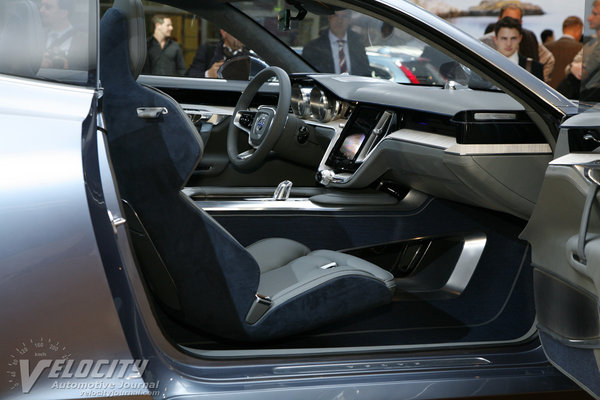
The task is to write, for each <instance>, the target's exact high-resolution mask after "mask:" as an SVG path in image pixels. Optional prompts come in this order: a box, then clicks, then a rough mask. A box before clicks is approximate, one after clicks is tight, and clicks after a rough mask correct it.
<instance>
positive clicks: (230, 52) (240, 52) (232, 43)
mask: <svg viewBox="0 0 600 400" xmlns="http://www.w3.org/2000/svg"><path fill="white" fill-rule="evenodd" d="M219 33H220V34H221V38H222V40H221V41H220V42H219V43H217V44H216V45H211V44H203V45H201V46H199V47H198V49H197V50H196V55H195V56H194V61H192V65H190V68H189V69H188V71H187V72H186V75H187V76H193V77H201V78H217V77H218V71H219V68H221V66H222V65H223V63H224V62H225V61H226V60H228V59H230V58H233V57H238V56H247V55H249V54H250V51H249V50H248V49H247V48H246V47H245V46H244V44H243V43H242V42H240V41H239V40H238V39H236V38H235V37H234V36H233V35H231V34H230V33H228V32H227V31H225V30H224V29H219Z"/></svg>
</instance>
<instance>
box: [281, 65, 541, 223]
mask: <svg viewBox="0 0 600 400" xmlns="http://www.w3.org/2000/svg"><path fill="white" fill-rule="evenodd" d="M292 84H293V86H292V87H293V89H292V107H291V108H292V112H293V113H294V115H295V116H296V117H297V118H300V119H302V120H303V121H305V122H306V124H307V125H309V126H311V125H313V126H322V125H323V124H327V125H328V126H332V125H334V126H337V127H339V128H338V129H336V132H335V134H334V135H333V139H332V140H331V143H330V144H329V147H328V148H327V150H326V152H325V154H324V156H323V158H322V160H321V162H320V164H319V167H318V171H317V173H316V179H317V180H318V181H319V182H320V183H321V184H323V185H324V186H327V187H337V188H348V189H360V188H364V187H368V186H370V185H373V184H374V183H376V182H384V181H390V182H393V183H395V184H400V185H404V186H407V187H410V188H412V189H415V190H418V191H421V192H424V193H427V194H430V195H433V196H437V197H442V198H446V199H450V200H455V201H459V202H463V203H468V204H473V205H477V206H482V207H486V208H491V209H495V210H500V211H504V212H508V213H511V214H513V215H516V216H518V217H521V218H527V217H528V216H529V215H530V213H531V211H532V210H533V207H534V205H535V201H536V199H537V195H538V193H539V190H540V188H541V183H542V181H543V177H544V172H545V169H546V166H547V164H548V162H549V161H550V160H551V158H552V151H551V148H550V146H549V145H548V143H547V142H546V140H545V138H544V135H543V133H542V132H541V130H540V129H539V128H538V126H537V125H536V124H535V123H534V122H533V121H532V120H531V118H530V117H529V115H528V114H527V112H526V110H525V109H524V107H523V106H522V105H521V104H519V103H518V102H516V101H515V100H513V99H512V98H511V97H510V96H508V95H506V94H504V93H501V92H492V91H476V90H471V89H467V88H463V89H456V90H453V89H451V88H442V87H423V86H410V85H406V86H405V85H400V84H397V83H390V82H384V81H380V80H374V79H370V78H363V77H354V76H339V75H309V76H302V77H292Z"/></svg>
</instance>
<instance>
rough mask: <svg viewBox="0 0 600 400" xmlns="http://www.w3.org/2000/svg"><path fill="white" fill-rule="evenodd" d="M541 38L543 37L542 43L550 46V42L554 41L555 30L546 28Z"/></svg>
mask: <svg viewBox="0 0 600 400" xmlns="http://www.w3.org/2000/svg"><path fill="white" fill-rule="evenodd" d="M540 39H542V44H543V45H544V46H546V47H548V43H552V42H554V31H553V30H552V29H544V30H543V31H542V33H540ZM555 57H556V55H555Z"/></svg>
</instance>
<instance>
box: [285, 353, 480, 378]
mask: <svg viewBox="0 0 600 400" xmlns="http://www.w3.org/2000/svg"><path fill="white" fill-rule="evenodd" d="M491 364H492V362H491V361H490V360H488V359H486V358H483V357H460V358H430V359H426V358H424V359H410V360H403V361H397V360H379V361H373V362H370V361H369V362H354V363H336V364H312V365H300V366H290V367H275V368H274V369H273V373H274V374H276V375H299V374H303V375H304V374H319V375H321V374H337V373H340V372H343V373H348V372H351V373H352V372H354V373H361V372H366V371H374V370H375V371H381V370H385V371H394V370H406V369H410V370H415V369H431V368H436V369H437V368H455V367H466V366H484V365H491Z"/></svg>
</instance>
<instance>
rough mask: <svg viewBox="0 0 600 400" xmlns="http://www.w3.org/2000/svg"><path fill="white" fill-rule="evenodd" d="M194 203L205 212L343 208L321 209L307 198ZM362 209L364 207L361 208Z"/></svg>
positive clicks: (323, 208)
mask: <svg viewBox="0 0 600 400" xmlns="http://www.w3.org/2000/svg"><path fill="white" fill-rule="evenodd" d="M194 203H195V204H196V205H197V206H198V207H201V208H202V209H203V210H204V211H207V212H218V211H267V210H269V211H308V210H310V211H339V210H342V209H343V208H345V207H322V206H320V205H318V204H315V203H313V202H312V201H310V200H309V199H307V198H291V199H287V200H285V201H277V200H273V198H272V197H269V198H253V199H244V200H234V201H229V200H225V201H214V200H208V201H207V200H203V201H194ZM363 208H364V207H363Z"/></svg>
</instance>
